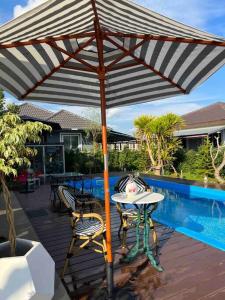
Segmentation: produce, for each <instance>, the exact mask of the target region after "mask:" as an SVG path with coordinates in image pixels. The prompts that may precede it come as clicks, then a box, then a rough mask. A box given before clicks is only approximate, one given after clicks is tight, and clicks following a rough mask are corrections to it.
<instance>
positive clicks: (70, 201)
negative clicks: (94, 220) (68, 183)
mask: <svg viewBox="0 0 225 300" xmlns="http://www.w3.org/2000/svg"><path fill="white" fill-rule="evenodd" d="M59 192H60V193H61V194H62V195H63V196H64V199H63V201H64V203H65V205H66V207H67V208H71V210H72V211H75V209H76V203H75V198H74V197H73V195H71V193H70V192H69V191H68V189H67V188H65V187H63V186H59Z"/></svg>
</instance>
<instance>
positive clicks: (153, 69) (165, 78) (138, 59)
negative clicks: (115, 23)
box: [105, 36, 186, 94]
mask: <svg viewBox="0 0 225 300" xmlns="http://www.w3.org/2000/svg"><path fill="white" fill-rule="evenodd" d="M105 39H106V40H107V41H109V42H110V43H112V44H113V45H114V46H116V47H117V48H118V49H120V50H122V51H124V52H127V50H126V49H125V48H124V47H123V46H121V45H119V44H118V43H117V42H115V41H114V40H112V39H111V38H110V37H108V36H105ZM129 55H130V56H131V57H133V59H134V60H135V61H136V62H138V63H139V64H141V65H143V66H144V67H146V68H147V69H149V70H150V71H152V72H154V73H155V74H157V75H158V76H160V77H161V78H162V79H164V80H166V81H168V82H169V83H170V84H172V85H173V86H175V87H176V88H177V89H179V90H180V91H181V92H182V93H184V94H186V91H185V89H183V88H182V87H181V86H180V85H178V84H177V83H175V82H174V81H173V80H171V79H170V78H168V77H166V76H164V75H163V74H162V73H160V72H159V71H157V70H156V69H155V68H153V67H152V66H150V65H148V64H146V62H144V61H143V60H141V59H140V58H138V57H137V56H135V55H134V54H133V53H130V54H129Z"/></svg>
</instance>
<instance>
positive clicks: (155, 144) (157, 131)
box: [134, 113, 183, 175]
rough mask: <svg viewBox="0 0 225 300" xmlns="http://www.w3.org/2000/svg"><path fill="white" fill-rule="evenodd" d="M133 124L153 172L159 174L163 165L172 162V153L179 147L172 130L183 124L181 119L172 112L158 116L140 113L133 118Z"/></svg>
mask: <svg viewBox="0 0 225 300" xmlns="http://www.w3.org/2000/svg"><path fill="white" fill-rule="evenodd" d="M134 125H135V127H136V136H137V138H139V140H140V141H141V144H142V145H143V146H146V150H147V152H148V155H149V159H150V161H151V165H152V168H153V170H154V173H155V174H156V175H160V174H161V171H162V169H163V167H164V166H165V165H170V164H171V163H172V161H173V154H174V153H175V151H176V150H177V149H178V148H179V147H180V141H179V140H178V139H177V138H175V137H174V136H173V132H174V131H175V130H179V129H180V128H181V127H182V126H183V119H182V118H181V117H180V116H177V115H175V114H172V113H169V114H166V115H164V116H160V117H155V116H151V115H142V116H140V117H138V118H137V119H135V121H134Z"/></svg>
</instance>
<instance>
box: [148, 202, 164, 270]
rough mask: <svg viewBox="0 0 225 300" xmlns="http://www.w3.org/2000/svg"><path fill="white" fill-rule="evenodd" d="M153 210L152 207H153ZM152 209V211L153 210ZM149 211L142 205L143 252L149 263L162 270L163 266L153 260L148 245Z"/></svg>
mask: <svg viewBox="0 0 225 300" xmlns="http://www.w3.org/2000/svg"><path fill="white" fill-rule="evenodd" d="M153 210H154V209H153ZM153 210H152V211H153ZM148 221H149V212H148V209H147V206H146V205H145V206H144V252H145V254H146V256H147V257H148V259H149V261H150V263H151V265H152V266H153V267H154V268H155V269H156V270H157V271H159V272H162V271H163V268H162V267H161V266H160V264H158V263H157V262H156V260H155V257H154V255H153V252H152V250H151V247H150V245H149V233H150V226H149V225H150V224H149V222H148Z"/></svg>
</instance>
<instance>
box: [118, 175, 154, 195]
mask: <svg viewBox="0 0 225 300" xmlns="http://www.w3.org/2000/svg"><path fill="white" fill-rule="evenodd" d="M129 179H130V176H129V175H127V176H124V177H122V178H121V179H120V180H119V181H118V183H117V184H116V186H115V191H117V192H119V193H124V192H125V191H126V185H127V183H128V181H129ZM132 180H133V181H134V182H135V183H136V185H137V187H138V192H139V193H142V192H145V191H146V190H147V189H148V188H149V186H148V185H147V183H145V182H144V180H143V179H142V178H141V177H133V178H132Z"/></svg>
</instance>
